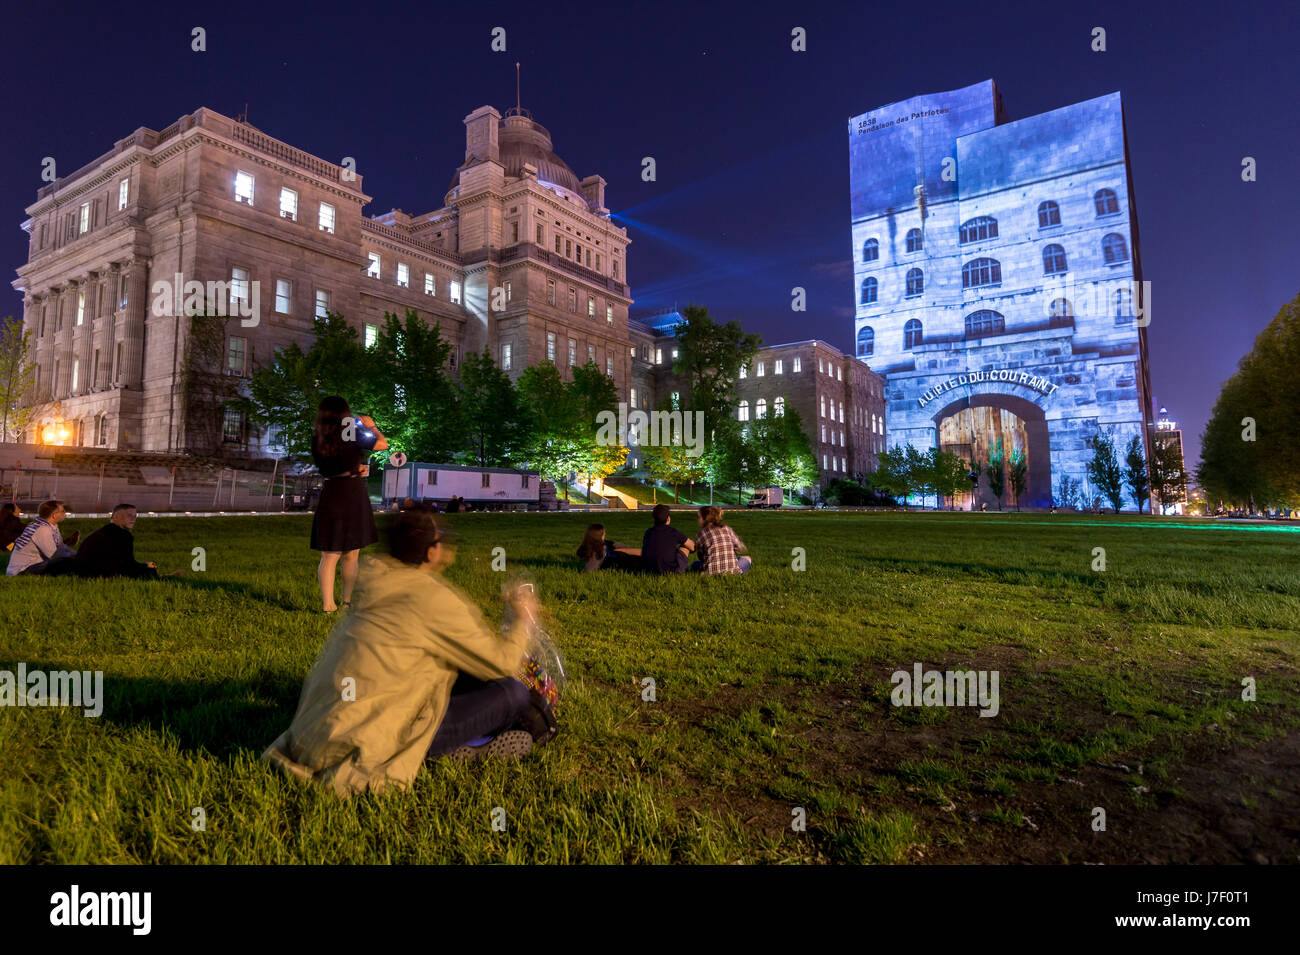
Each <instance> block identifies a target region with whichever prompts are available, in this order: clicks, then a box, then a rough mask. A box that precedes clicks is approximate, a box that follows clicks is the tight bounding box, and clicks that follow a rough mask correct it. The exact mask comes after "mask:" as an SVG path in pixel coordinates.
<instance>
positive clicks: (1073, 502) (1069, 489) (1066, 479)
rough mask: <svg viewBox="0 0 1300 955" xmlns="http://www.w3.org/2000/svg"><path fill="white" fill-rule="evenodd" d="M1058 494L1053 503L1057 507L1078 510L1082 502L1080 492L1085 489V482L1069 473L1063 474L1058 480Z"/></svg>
mask: <svg viewBox="0 0 1300 955" xmlns="http://www.w3.org/2000/svg"><path fill="white" fill-rule="evenodd" d="M1056 487H1057V491H1056V495H1055V496H1054V498H1053V503H1054V504H1055V505H1056V506H1057V507H1068V508H1070V509H1071V510H1078V508H1079V504H1080V494H1081V492H1082V490H1083V484H1082V482H1080V481H1079V479H1078V478H1072V477H1070V475H1068V474H1062V475H1061V478H1060V480H1059V481H1057V482H1056Z"/></svg>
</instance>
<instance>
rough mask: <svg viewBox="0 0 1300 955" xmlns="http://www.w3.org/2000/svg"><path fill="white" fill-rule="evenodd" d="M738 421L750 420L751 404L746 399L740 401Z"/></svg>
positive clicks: (737, 412)
mask: <svg viewBox="0 0 1300 955" xmlns="http://www.w3.org/2000/svg"><path fill="white" fill-rule="evenodd" d="M736 420H737V421H748V420H749V402H748V401H746V400H745V399H744V398H742V399H740V406H739V407H738V408H736Z"/></svg>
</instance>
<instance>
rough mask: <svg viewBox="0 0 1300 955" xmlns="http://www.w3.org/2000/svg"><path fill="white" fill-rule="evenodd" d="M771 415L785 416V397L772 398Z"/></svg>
mask: <svg viewBox="0 0 1300 955" xmlns="http://www.w3.org/2000/svg"><path fill="white" fill-rule="evenodd" d="M772 417H774V418H783V417H785V399H784V398H782V397H779V396H778V397H777V398H776V400H774V401H773V402H772Z"/></svg>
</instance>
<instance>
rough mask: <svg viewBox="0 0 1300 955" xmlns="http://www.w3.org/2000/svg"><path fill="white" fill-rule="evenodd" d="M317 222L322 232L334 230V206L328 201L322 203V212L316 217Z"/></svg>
mask: <svg viewBox="0 0 1300 955" xmlns="http://www.w3.org/2000/svg"><path fill="white" fill-rule="evenodd" d="M316 222H317V224H318V225H319V226H320V230H321V231H322V232H329V233H331V234H333V232H334V207H333V206H332V205H330V204H329V203H328V202H322V203H321V204H320V213H319V215H318V216H317V217H316Z"/></svg>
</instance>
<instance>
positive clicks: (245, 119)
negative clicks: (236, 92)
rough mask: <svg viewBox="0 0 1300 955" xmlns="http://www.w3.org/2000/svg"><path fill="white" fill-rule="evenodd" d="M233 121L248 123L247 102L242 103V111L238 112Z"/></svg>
mask: <svg viewBox="0 0 1300 955" xmlns="http://www.w3.org/2000/svg"><path fill="white" fill-rule="evenodd" d="M235 122H237V123H245V124H247V123H248V104H247V103H245V104H244V111H243V112H242V113H240V114H239V115H238V116H236V117H235Z"/></svg>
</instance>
